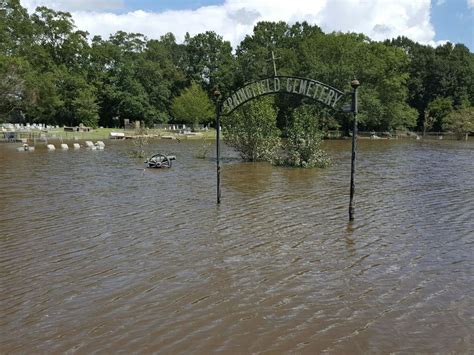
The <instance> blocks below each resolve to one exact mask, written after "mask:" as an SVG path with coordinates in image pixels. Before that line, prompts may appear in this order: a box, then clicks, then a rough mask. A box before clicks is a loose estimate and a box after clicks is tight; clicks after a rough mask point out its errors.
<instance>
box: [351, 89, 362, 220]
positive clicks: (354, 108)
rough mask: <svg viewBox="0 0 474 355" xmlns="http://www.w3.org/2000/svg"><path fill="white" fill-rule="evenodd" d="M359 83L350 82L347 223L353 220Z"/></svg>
mask: <svg viewBox="0 0 474 355" xmlns="http://www.w3.org/2000/svg"><path fill="white" fill-rule="evenodd" d="M359 85H360V83H359V81H358V80H352V81H351V86H352V89H353V91H352V113H353V114H354V126H353V127H352V158H351V192H350V200H349V221H350V222H352V221H353V220H354V190H355V168H356V148H357V109H358V108H357V88H358V87H359Z"/></svg>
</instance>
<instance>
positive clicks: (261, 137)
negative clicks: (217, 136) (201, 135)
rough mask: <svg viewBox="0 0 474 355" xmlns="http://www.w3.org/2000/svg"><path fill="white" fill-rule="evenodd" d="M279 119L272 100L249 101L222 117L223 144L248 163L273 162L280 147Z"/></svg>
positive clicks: (266, 98) (269, 98)
mask: <svg viewBox="0 0 474 355" xmlns="http://www.w3.org/2000/svg"><path fill="white" fill-rule="evenodd" d="M276 116H277V112H276V110H275V108H274V106H273V100H272V98H271V97H262V98H259V99H255V100H253V101H250V102H248V103H246V104H244V105H243V106H241V107H240V108H239V109H237V110H236V111H234V112H233V113H232V114H231V115H229V116H227V117H223V133H224V141H225V142H226V143H227V144H228V145H230V146H231V147H233V148H235V149H236V150H237V151H238V152H239V153H240V156H241V157H242V159H244V160H246V161H262V160H266V161H272V160H274V159H275V157H276V155H277V154H278V151H279V148H280V144H281V142H280V130H279V129H278V128H277V127H276Z"/></svg>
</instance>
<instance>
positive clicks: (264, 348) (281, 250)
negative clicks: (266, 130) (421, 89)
mask: <svg viewBox="0 0 474 355" xmlns="http://www.w3.org/2000/svg"><path fill="white" fill-rule="evenodd" d="M106 144H107V146H106V148H105V150H104V151H87V150H84V149H82V150H80V151H72V150H69V151H58V150H57V151H55V152H47V151H46V150H45V149H44V148H41V147H40V148H37V149H36V151H35V152H17V151H15V145H12V144H2V145H0V287H1V292H0V314H1V319H0V324H1V328H0V329H1V333H0V352H1V353H52V352H54V353H62V352H69V353H71V352H78V353H84V354H86V353H87V354H88V353H94V352H98V353H116V352H119V353H131V352H137V353H150V352H160V353H168V354H176V353H210V352H216V351H219V352H223V353H232V354H235V353H257V354H258V353H281V352H289V353H302V354H314V353H317V352H322V351H326V352H329V353H367V352H372V353H374V352H375V353H378V352H383V353H388V352H401V353H407V352H418V353H420V352H421V353H432V352H438V353H452V352H453V353H472V352H474V251H473V250H474V142H473V141H472V140H471V141H470V142H453V141H451V142H448V141H439V142H438V141H436V142H419V141H397V140H393V141H360V145H359V154H358V165H357V174H356V197H355V198H356V199H355V201H356V214H355V217H356V220H355V222H354V223H353V224H352V225H348V224H347V220H348V212H347V211H348V192H349V179H350V141H330V142H327V143H326V148H327V150H328V152H329V154H330V156H331V157H332V159H333V161H334V165H333V166H332V167H330V168H328V169H326V170H318V169H311V170H299V169H285V168H274V167H271V166H269V165H267V164H264V163H259V164H249V163H242V162H240V161H239V159H238V157H237V155H236V154H235V153H234V152H232V151H231V150H230V149H228V148H226V149H224V152H223V157H224V158H223V161H224V162H223V170H222V203H221V205H220V206H217V205H216V203H215V199H216V197H215V163H214V161H213V157H212V156H210V157H208V158H207V159H204V160H202V159H197V158H195V157H194V154H195V153H196V151H198V150H199V148H200V146H201V144H202V143H200V142H186V141H184V142H182V143H177V142H171V141H157V142H155V143H152V144H150V145H148V146H147V149H148V150H149V151H150V152H163V153H169V154H174V155H176V157H177V160H176V162H175V164H174V165H173V167H172V168H171V169H169V170H158V169H156V170H144V169H143V167H144V165H143V160H140V159H135V158H131V157H129V155H128V152H129V151H130V150H131V149H132V148H133V146H132V145H131V144H130V143H129V142H106Z"/></svg>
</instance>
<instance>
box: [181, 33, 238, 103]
mask: <svg viewBox="0 0 474 355" xmlns="http://www.w3.org/2000/svg"><path fill="white" fill-rule="evenodd" d="M185 48H186V53H187V74H188V79H189V80H190V81H195V82H197V83H199V84H200V85H201V86H202V87H203V88H204V90H205V91H206V92H211V90H212V89H213V88H214V87H219V89H220V91H221V92H222V93H223V94H226V93H229V92H230V89H231V87H232V84H233V78H234V57H233V56H232V47H231V45H230V42H228V41H224V40H223V38H222V36H220V35H218V34H216V33H215V32H212V31H207V32H205V33H200V34H197V35H196V36H194V37H189V35H187V36H186V38H185Z"/></svg>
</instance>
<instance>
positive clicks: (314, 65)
mask: <svg viewBox="0 0 474 355" xmlns="http://www.w3.org/2000/svg"><path fill="white" fill-rule="evenodd" d="M87 36H88V34H87V33H86V32H85V31H82V30H81V29H78V28H76V26H75V24H74V21H73V18H72V16H71V14H69V13H67V12H62V11H55V10H52V9H49V8H46V7H38V8H37V9H36V10H35V11H34V13H32V14H31V15H30V14H28V12H27V10H26V9H25V8H23V7H22V6H21V3H20V1H19V0H0V119H3V120H8V119H10V115H13V116H14V118H15V119H21V120H24V121H26V122H43V123H49V124H59V125H76V124H79V123H81V122H88V123H87V124H90V125H101V126H108V127H111V126H116V125H122V124H123V122H124V119H129V120H131V121H135V120H138V121H142V122H144V123H145V125H146V126H147V127H150V126H152V125H153V124H155V123H163V122H167V121H168V120H169V117H170V116H172V115H173V116H175V118H177V119H179V120H183V122H190V123H192V124H197V122H209V120H210V119H211V118H212V117H213V116H214V108H213V107H212V108H210V106H212V103H211V104H210V103H209V100H208V99H207V100H206V99H205V98H204V96H207V95H208V94H209V93H210V92H211V91H212V89H213V88H214V87H219V89H220V91H221V92H222V94H223V96H224V97H226V96H227V95H229V94H230V93H231V92H232V91H233V90H235V89H236V88H238V87H240V86H242V85H243V84H245V83H247V82H250V81H253V80H257V79H261V78H262V77H266V76H272V75H273V74H274V68H273V63H272V61H271V60H270V58H271V55H272V53H274V54H275V56H276V58H277V59H276V68H277V73H278V75H293V76H300V77H309V78H312V79H315V80H319V81H321V82H324V83H327V84H329V85H331V86H334V87H336V88H338V89H341V90H343V91H350V90H351V88H350V85H349V82H350V80H351V79H353V78H357V79H358V80H359V81H360V82H361V87H360V89H359V93H360V96H359V97H360V114H359V118H360V128H361V129H362V130H377V131H381V130H391V129H399V128H408V129H410V128H413V127H415V126H416V125H418V128H421V127H425V128H429V127H428V126H426V123H430V122H431V121H430V120H434V122H433V129H436V130H439V129H442V128H443V120H444V118H445V117H446V116H447V115H448V114H449V111H451V110H459V109H461V108H464V107H470V106H472V105H473V104H474V55H473V53H471V52H470V51H469V49H468V48H467V47H466V46H464V45H462V44H456V45H453V44H451V43H446V44H444V45H442V46H438V47H436V48H432V47H430V46H426V45H421V44H418V43H415V42H413V41H411V40H409V39H407V38H404V37H399V38H397V39H394V40H391V41H385V42H384V43H381V42H377V41H372V40H371V39H370V38H368V37H367V36H365V35H362V34H356V33H328V34H325V33H324V32H323V31H322V30H321V28H320V27H318V26H314V25H309V24H308V23H306V22H302V23H295V24H293V25H289V24H287V23H285V22H267V21H265V22H259V23H257V25H256V26H255V27H254V29H253V33H252V34H249V35H247V36H246V37H245V38H244V40H243V41H242V42H241V43H240V44H239V45H238V47H237V48H236V50H235V54H233V51H232V48H231V45H230V43H229V42H228V41H225V40H224V39H223V38H222V36H220V35H219V34H216V33H214V32H205V33H200V34H197V35H194V36H192V37H191V36H190V35H189V34H188V35H186V37H185V40H184V43H182V44H178V43H176V38H175V36H174V35H173V34H171V33H167V34H165V35H164V36H162V37H161V38H159V39H148V38H146V37H145V36H143V35H142V34H139V33H126V32H123V31H118V32H117V33H115V34H113V35H111V36H110V37H109V38H108V39H103V38H101V37H100V36H95V37H94V38H93V39H92V41H88V40H87ZM193 82H195V83H196V84H194V86H193V85H192V83H193ZM189 87H190V88H189ZM199 87H200V88H202V90H203V91H202V90H201V92H199V93H198V94H197V97H196V98H191V97H188V99H187V104H185V105H177V104H175V103H176V102H179V100H182V99H183V97H182V96H183V95H184V96H186V95H185V94H186V93H187V90H191V89H192V90H198V89H197V88H199ZM186 88H188V89H186ZM185 89H186V90H185ZM203 93H204V95H203ZM206 93H207V95H206ZM180 94H181V95H180ZM188 96H189V95H188ZM178 98H179V99H178ZM193 100H195V101H196V102H195V104H196V107H192V105H193V102H194V101H193ZM449 100H451V106H452V107H451V108H449V103H448V101H449ZM185 101H186V100H185ZM341 102H342V101H341ZM305 103H308V99H302V98H301V97H298V96H294V95H279V96H278V100H277V101H276V102H275V104H274V105H275V107H276V109H275V110H276V112H277V127H279V128H280V129H281V130H282V131H283V132H285V133H286V131H287V130H288V129H289V127H290V126H291V122H292V112H293V111H294V110H295V109H296V108H297V107H299V106H300V105H301V104H305ZM415 110H416V112H415ZM193 111H194V112H196V113H193ZM210 111H212V114H210V113H209V112H210ZM314 114H315V115H316V116H317V117H318V120H319V124H320V126H321V127H320V128H323V129H331V128H335V127H338V128H342V129H343V130H346V131H348V130H349V127H350V120H349V115H347V114H341V113H337V112H335V111H331V110H329V109H326V108H323V107H321V106H320V105H319V106H318V107H317V109H316V111H315V112H314ZM425 117H426V118H425ZM117 118H118V120H117Z"/></svg>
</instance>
